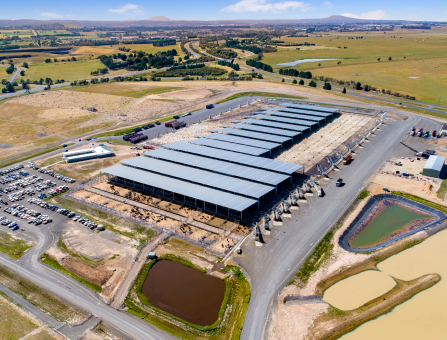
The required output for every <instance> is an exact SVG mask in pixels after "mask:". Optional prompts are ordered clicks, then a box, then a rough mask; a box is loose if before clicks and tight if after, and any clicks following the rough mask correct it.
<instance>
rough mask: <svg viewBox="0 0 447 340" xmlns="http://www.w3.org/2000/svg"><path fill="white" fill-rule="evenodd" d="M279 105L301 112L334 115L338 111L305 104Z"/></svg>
mask: <svg viewBox="0 0 447 340" xmlns="http://www.w3.org/2000/svg"><path fill="white" fill-rule="evenodd" d="M279 105H281V106H285V107H291V108H293V109H302V110H309V111H319V112H329V113H335V112H339V111H340V110H339V109H332V108H329V107H322V106H315V105H307V104H290V103H282V104H279Z"/></svg>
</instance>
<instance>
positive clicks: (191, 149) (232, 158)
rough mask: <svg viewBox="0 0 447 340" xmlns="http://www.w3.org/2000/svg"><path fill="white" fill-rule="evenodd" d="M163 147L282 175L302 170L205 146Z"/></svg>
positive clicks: (279, 162)
mask: <svg viewBox="0 0 447 340" xmlns="http://www.w3.org/2000/svg"><path fill="white" fill-rule="evenodd" d="M163 147H165V148H168V149H173V150H178V151H183V152H188V153H192V154H195V155H200V156H205V157H210V158H215V159H220V160H224V161H227V162H232V163H236V164H241V165H247V166H250V167H253V168H260V169H264V170H269V171H274V172H279V173H282V174H287V175H291V174H293V173H294V172H296V171H298V170H300V169H302V168H303V166H302V165H298V164H291V163H286V162H281V161H277V160H273V159H268V158H264V157H254V156H250V155H244V154H241V153H237V152H231V151H225V150H217V149H213V148H209V147H206V146H201V145H195V144H190V143H185V142H174V143H169V144H165V145H163Z"/></svg>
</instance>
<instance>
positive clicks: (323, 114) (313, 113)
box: [273, 107, 332, 118]
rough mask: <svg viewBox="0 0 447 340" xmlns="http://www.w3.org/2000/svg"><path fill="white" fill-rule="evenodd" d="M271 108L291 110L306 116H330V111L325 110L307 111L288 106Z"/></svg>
mask: <svg viewBox="0 0 447 340" xmlns="http://www.w3.org/2000/svg"><path fill="white" fill-rule="evenodd" d="M273 109H275V110H278V111H285V112H291V113H299V114H303V115H307V116H312V117H325V118H327V117H332V113H327V112H316V111H307V110H300V109H292V108H290V107H274V108H273Z"/></svg>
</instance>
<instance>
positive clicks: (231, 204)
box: [101, 164, 258, 211]
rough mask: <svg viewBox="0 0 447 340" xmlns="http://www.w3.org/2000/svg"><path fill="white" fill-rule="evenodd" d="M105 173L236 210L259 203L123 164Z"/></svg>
mask: <svg viewBox="0 0 447 340" xmlns="http://www.w3.org/2000/svg"><path fill="white" fill-rule="evenodd" d="M101 171H102V172H103V173H106V174H109V175H111V176H117V177H120V178H125V179H127V180H130V181H134V182H138V183H141V184H144V185H149V186H152V187H156V188H160V189H163V190H167V191H170V192H173V193H176V194H179V195H184V196H188V197H193V198H195V199H198V200H201V201H204V202H209V203H212V204H216V205H220V206H222V207H226V208H228V209H233V210H236V211H244V210H246V209H248V208H250V207H252V206H254V205H256V204H257V203H258V201H257V200H254V199H251V198H247V197H244V196H239V195H234V194H230V193H228V192H225V191H221V190H216V189H212V188H208V187H205V186H202V185H198V184H193V183H188V182H185V181H182V180H178V179H175V178H170V177H166V176H162V175H158V174H151V175H150V176H148V174H147V172H146V171H143V170H139V169H135V168H131V167H128V166H125V165H122V164H118V165H114V166H112V167H110V168H106V169H102V170H101Z"/></svg>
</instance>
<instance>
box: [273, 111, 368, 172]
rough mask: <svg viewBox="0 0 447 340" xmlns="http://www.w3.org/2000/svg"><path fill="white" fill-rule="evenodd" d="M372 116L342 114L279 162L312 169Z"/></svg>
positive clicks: (300, 143)
mask: <svg viewBox="0 0 447 340" xmlns="http://www.w3.org/2000/svg"><path fill="white" fill-rule="evenodd" d="M371 119H372V118H371V116H365V115H357V114H342V115H341V116H340V117H339V118H336V119H335V120H334V121H332V122H331V123H329V124H327V125H325V126H324V127H322V128H321V129H319V130H318V131H316V132H314V133H313V134H311V135H310V136H309V137H307V138H305V139H304V140H302V141H301V142H299V143H298V144H296V145H294V146H293V147H291V148H290V149H289V150H287V151H286V152H284V153H282V154H281V155H280V156H279V157H277V158H276V159H277V160H280V161H283V162H289V163H295V164H302V165H304V166H305V168H306V169H310V168H311V167H312V166H314V165H315V164H316V163H317V162H318V161H320V160H321V159H322V158H323V157H325V156H327V155H328V154H330V153H331V152H332V151H333V150H334V149H335V148H337V147H338V146H339V145H340V144H341V143H343V142H344V141H346V139H348V138H349V137H350V136H352V134H354V133H355V132H356V131H358V130H359V129H360V128H361V127H362V126H364V125H365V124H366V123H368V122H369V121H371Z"/></svg>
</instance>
